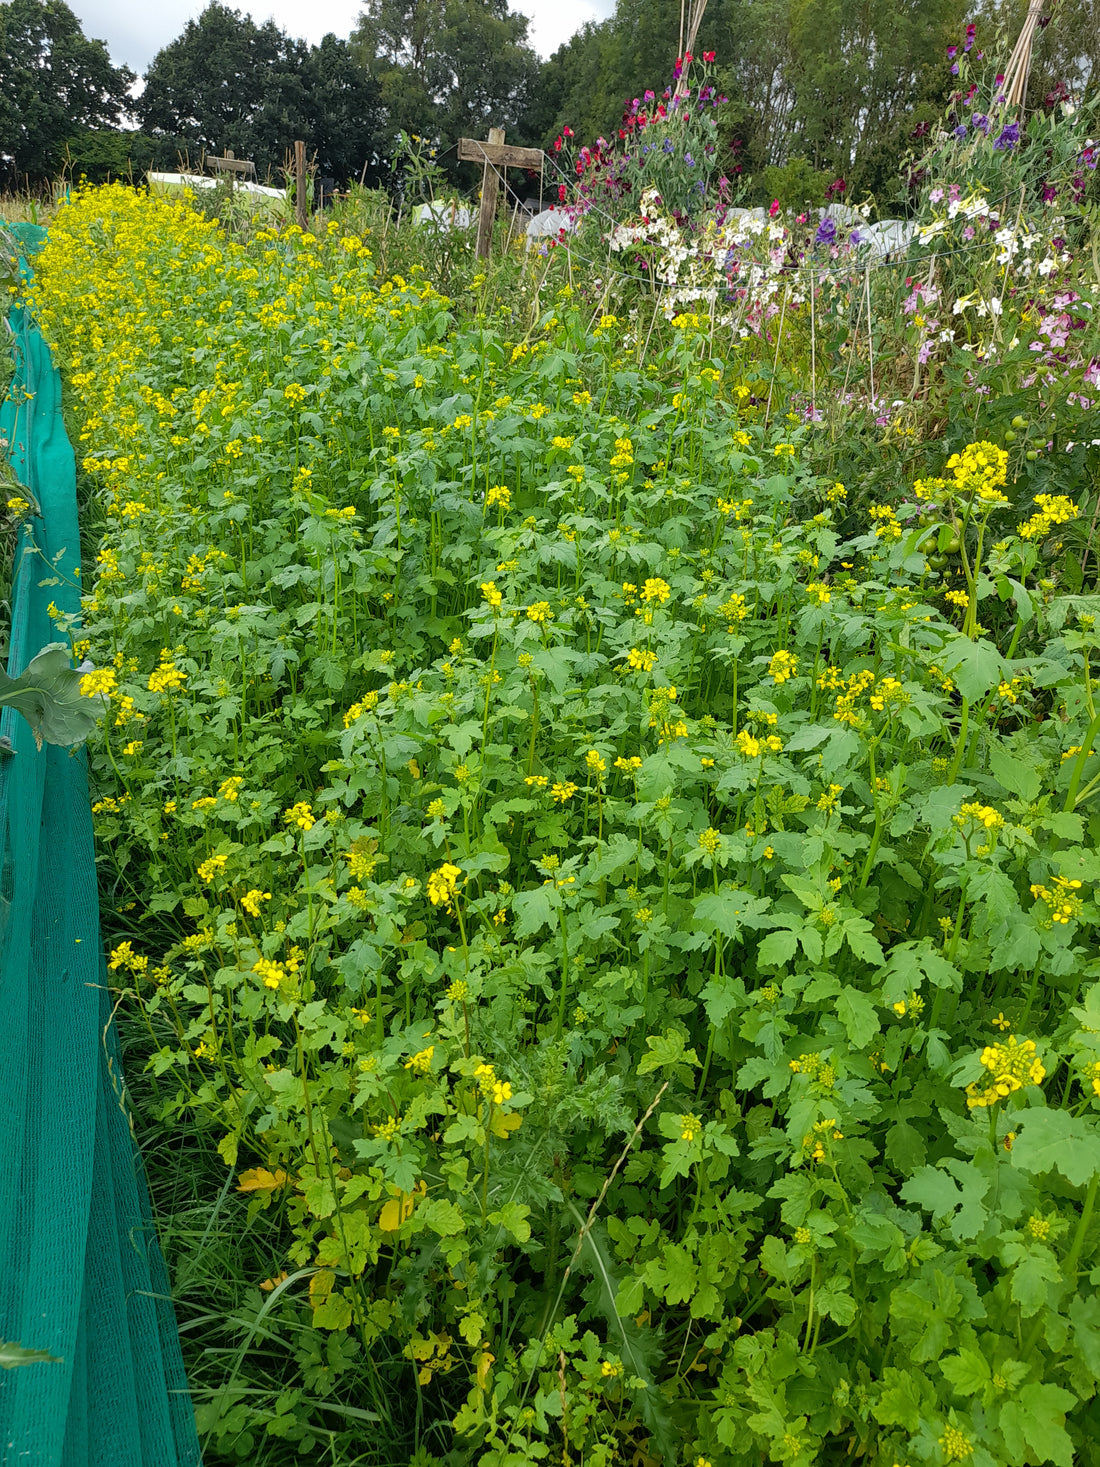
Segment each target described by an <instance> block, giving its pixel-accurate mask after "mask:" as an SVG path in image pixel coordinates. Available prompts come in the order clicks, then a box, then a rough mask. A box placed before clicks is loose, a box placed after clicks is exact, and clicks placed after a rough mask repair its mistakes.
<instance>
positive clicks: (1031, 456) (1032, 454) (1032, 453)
mask: <svg viewBox="0 0 1100 1467" xmlns="http://www.w3.org/2000/svg"><path fill="white" fill-rule="evenodd" d="M1026 457H1027V460H1028V462H1029V463H1034V462H1035V460H1036V459H1037V458H1038V457H1039V450H1038V449H1037V448H1029V449H1028V451H1027V454H1026Z"/></svg>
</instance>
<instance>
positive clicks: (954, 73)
mask: <svg viewBox="0 0 1100 1467" xmlns="http://www.w3.org/2000/svg"><path fill="white" fill-rule="evenodd" d="M958 74H959V63H958V62H957V61H952V63H951V75H952V76H958Z"/></svg>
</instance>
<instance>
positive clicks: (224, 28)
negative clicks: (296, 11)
mask: <svg viewBox="0 0 1100 1467" xmlns="http://www.w3.org/2000/svg"><path fill="white" fill-rule="evenodd" d="M308 61H309V47H308V46H307V45H306V44H305V42H304V41H295V40H291V39H290V37H288V36H287V35H286V33H285V32H284V31H281V30H280V29H279V28H278V27H277V26H276V25H275V24H274V22H273V21H267V22H266V23H265V24H264V25H262V26H257V25H256V24H255V22H254V21H253V20H252V18H251V17H250V16H247V15H246V16H242V15H241V14H240V12H239V11H236V10H230V9H229V7H228V6H225V5H219V4H216V3H215V4H211V5H208V6H207V7H206V9H205V10H204V11H203V12H202V14H201V15H200V16H199V18H198V19H197V20H192V21H188V23H187V25H186V27H185V28H184V31H183V34H182V35H181V36H179V37H177V39H176V40H174V41H172V42H171V43H170V44H169V45H167V46H165V47H164V49H163V50H162V51H158V53H157V54H156V56H155V57H154V58H153V60H152V63H151V64H150V66H149V69H148V71H147V72H146V73H145V90H144V91H143V92H142V94H141V97H140V99H139V101H138V104H137V110H138V114H139V116H140V117H141V120H142V125H143V127H144V128H145V129H146V131H148V132H150V133H152V134H153V135H154V136H157V135H159V136H163V137H169V138H173V139H175V140H176V143H177V146H179V147H181V148H186V149H187V150H188V151H193V152H194V153H195V154H200V155H201V154H202V153H203V152H212V153H224V152H225V151H226V149H230V148H231V149H232V150H233V152H235V153H236V155H237V157H239V158H251V159H252V160H253V161H254V162H255V164H256V167H257V169H258V171H259V172H260V174H261V175H264V174H268V173H271V172H272V171H273V170H275V169H277V168H279V167H280V166H281V165H282V164H283V162H284V159H285V156H286V153H287V151H288V150H289V149H292V148H293V145H294V140H295V138H304V137H308V135H309V133H308V125H309V120H310V119H309V102H308V79H307V68H308Z"/></svg>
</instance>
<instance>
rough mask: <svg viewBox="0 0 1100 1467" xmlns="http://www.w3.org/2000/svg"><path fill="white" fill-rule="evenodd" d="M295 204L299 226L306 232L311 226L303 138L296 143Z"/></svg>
mask: <svg viewBox="0 0 1100 1467" xmlns="http://www.w3.org/2000/svg"><path fill="white" fill-rule="evenodd" d="M294 206H295V212H296V214H297V218H298V228H299V229H300V230H301V231H302V232H303V234H304V233H305V231H306V230H307V229H308V228H309V210H308V209H307V207H306V145H305V143H304V142H303V141H302V140H301V138H299V139H298V141H297V142H296V143H295V144H294Z"/></svg>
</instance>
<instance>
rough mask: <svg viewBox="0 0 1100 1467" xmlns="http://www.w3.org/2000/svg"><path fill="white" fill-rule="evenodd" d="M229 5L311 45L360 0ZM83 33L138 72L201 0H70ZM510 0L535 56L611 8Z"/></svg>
mask: <svg viewBox="0 0 1100 1467" xmlns="http://www.w3.org/2000/svg"><path fill="white" fill-rule="evenodd" d="M229 3H230V4H231V5H233V6H234V8H235V9H239V10H241V11H242V12H243V13H245V14H250V15H251V16H252V18H253V20H255V21H256V22H257V23H259V24H262V23H263V22H264V21H265V20H269V19H270V20H274V21H275V23H276V25H278V26H280V27H281V28H282V29H283V30H285V31H287V32H289V34H290V35H292V36H298V37H301V38H302V39H303V40H306V41H309V42H311V43H314V44H316V42H318V41H319V40H320V39H321V37H322V36H324V35H326V34H327V33H328V32H330V31H332V32H334V33H335V34H336V35H338V36H347V35H350V34H351V31H352V29H353V27H354V26H355V23H356V21H357V20H358V18H359V13H360V11H361V10H362V3H361V0H310V3H309V4H308V5H304V4H302V3H301V0H257V3H255V4H249V3H248V0H237V3H236V4H234V0H229ZM70 4H71V6H72V9H73V10H74V11H75V12H76V14H77V16H78V17H79V19H80V23H81V25H82V26H83V27H84V34H85V35H86V36H91V37H94V38H95V39H96V40H102V41H106V42H107V47H108V50H109V51H110V53H111V56H112V59H113V60H114V61H115V62H116V64H117V63H125V64H126V65H127V66H129V67H131V68H132V69H133V70H134V71H137V72H139V73H140V72H143V71H145V69H146V68H147V67H148V65H149V63H150V61H152V59H153V57H154V56H155V55H156V53H157V52H158V51H159V50H160V49H161V48H162V47H163V46H166V45H168V43H169V41H174V40H175V38H176V37H177V36H178V35H179V34H180V32H181V31H182V30H183V28H184V26H185V25H186V24H187V22H188V21H189V20H192V19H194V18H195V17H197V16H198V15H200V14H201V13H202V11H203V10H204V9H205V0H155V3H153V4H149V3H148V0H70ZM513 4H514V5H515V8H516V9H517V10H521V11H522V12H523V14H524V15H526V16H527V17H528V18H529V19H530V21H531V30H530V32H529V34H530V39H531V44H532V45H533V46H534V48H535V50H536V51H537V52H538V54H539V55H540V56H543V57H545V56H549V55H550V54H551V53H552V52H553V51H556V50H557V48H558V47H559V46H561V45H563V44H564V43H565V42H566V41H568V39H569V38H570V36H572V35H574V34H575V32H577V31H578V30H580V28H581V26H583V25H584V24H585V22H586V21H589V20H602V19H603V18H604V17H605V16H607V15H610V14H611V12H612V11H613V10H614V0H522V3H519V4H516V0H513Z"/></svg>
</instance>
